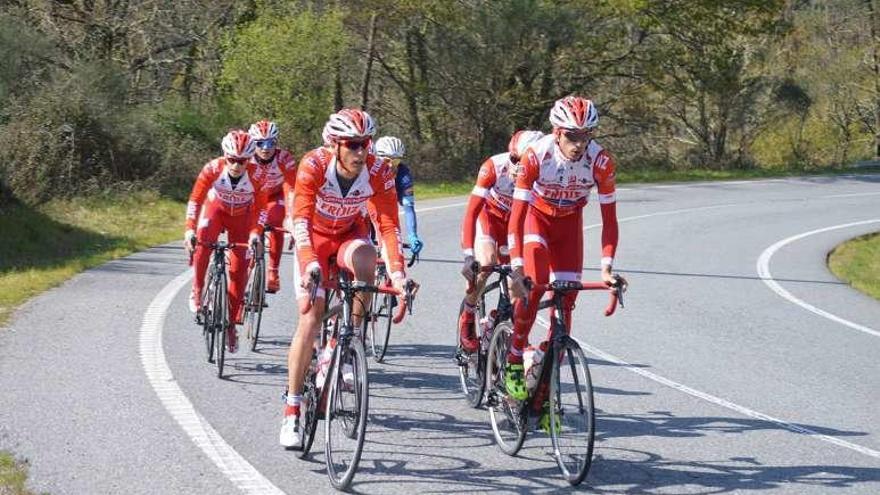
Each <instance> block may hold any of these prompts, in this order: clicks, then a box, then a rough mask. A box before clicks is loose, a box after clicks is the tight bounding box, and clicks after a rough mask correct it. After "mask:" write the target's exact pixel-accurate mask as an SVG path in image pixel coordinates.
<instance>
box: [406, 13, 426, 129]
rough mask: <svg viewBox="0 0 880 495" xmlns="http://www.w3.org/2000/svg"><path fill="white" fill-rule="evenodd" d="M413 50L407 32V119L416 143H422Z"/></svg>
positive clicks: (411, 31) (409, 33)
mask: <svg viewBox="0 0 880 495" xmlns="http://www.w3.org/2000/svg"><path fill="white" fill-rule="evenodd" d="M415 57H416V54H415V50H414V49H413V30H412V29H411V30H409V31H407V33H406V65H407V69H408V73H407V76H408V79H409V80H408V85H409V90H408V91H406V103H407V107H408V108H409V117H410V120H411V121H412V122H411V125H412V132H413V137H415V138H416V142H418V143H421V142H422V123H421V119H420V117H419V100H418V94H417V93H416V86H417V85H416V64H415Z"/></svg>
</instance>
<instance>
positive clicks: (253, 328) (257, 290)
mask: <svg viewBox="0 0 880 495" xmlns="http://www.w3.org/2000/svg"><path fill="white" fill-rule="evenodd" d="M265 300H266V269H265V262H264V261H263V260H259V259H258V260H257V261H255V262H254V267H253V269H252V270H251V273H250V277H249V280H248V285H247V288H246V289H245V303H244V330H245V334H246V335H247V337H248V339H249V340H250V341H251V350H252V351H255V350H257V341H258V340H259V338H260V324H261V323H262V321H263V302H264V301H265Z"/></svg>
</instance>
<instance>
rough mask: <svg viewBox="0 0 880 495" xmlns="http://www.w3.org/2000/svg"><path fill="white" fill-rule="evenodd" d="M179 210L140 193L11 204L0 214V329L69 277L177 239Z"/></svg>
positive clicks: (172, 203) (178, 205) (181, 210)
mask: <svg viewBox="0 0 880 495" xmlns="http://www.w3.org/2000/svg"><path fill="white" fill-rule="evenodd" d="M183 213H184V206H183V205H182V204H181V203H178V202H175V201H172V200H169V199H164V198H161V197H159V196H158V195H157V194H155V193H150V192H140V193H132V194H127V195H121V194H116V195H110V196H101V197H92V198H82V199H73V200H56V201H51V202H49V203H46V204H45V205H42V206H40V207H39V208H36V209H34V208H30V207H27V206H21V205H14V206H11V207H3V208H2V214H0V232H3V235H2V236H0V326H2V325H4V324H5V323H6V322H7V320H8V319H9V316H10V315H11V314H12V311H13V310H14V309H15V308H16V307H17V306H18V305H20V304H21V303H23V302H24V301H26V300H27V299H29V298H31V297H33V296H34V295H37V294H39V293H41V292H43V291H45V290H46V289H49V288H51V287H55V286H57V285H59V284H60V283H61V282H63V281H65V280H67V279H68V278H70V277H72V276H73V275H75V274H77V273H79V272H81V271H83V270H85V269H86V268H90V267H93V266H97V265H100V264H101V263H104V262H106V261H108V260H111V259H113V258H118V257H120V256H125V255H127V254H130V253H132V252H135V251H138V250H140V249H144V248H147V247H149V246H153V245H156V244H160V243H163V242H168V241H169V240H172V239H176V238H177V237H179V236H180V235H181V229H182V222H183Z"/></svg>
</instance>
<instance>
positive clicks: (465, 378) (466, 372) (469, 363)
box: [455, 298, 486, 408]
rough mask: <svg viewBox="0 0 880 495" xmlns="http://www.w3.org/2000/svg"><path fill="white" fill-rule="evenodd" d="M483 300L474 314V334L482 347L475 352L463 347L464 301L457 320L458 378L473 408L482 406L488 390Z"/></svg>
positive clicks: (456, 357)
mask: <svg viewBox="0 0 880 495" xmlns="http://www.w3.org/2000/svg"><path fill="white" fill-rule="evenodd" d="M480 299H481V302H478V303H477V307H476V308H475V309H476V313H475V314H474V323H473V325H474V332H475V333H474V335H478V336H479V337H480V342H481V348H480V349H479V350H478V351H477V352H474V353H466V352H464V349H462V347H461V336H460V330H459V328H458V322H459V321H460V320H461V313H462V312H463V311H464V301H462V302H461V305H460V306H459V308H458V318H457V319H456V320H455V323H456V329H455V360H456V361H457V362H458V379H459V382H460V383H461V391H462V392H463V393H464V396H465V399H466V400H467V403H468V404H470V406H471V407H473V408H478V407H480V404H482V402H483V395H484V393H485V391H486V375H485V368H486V354H485V351H484V349H482V341H483V339H482V335H480V332H478V330H479V325H480V320H482V319H483V317H484V316H485V313H486V310H485V306H484V305H483V304H482V298H480Z"/></svg>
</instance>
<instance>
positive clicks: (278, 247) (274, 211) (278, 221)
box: [266, 196, 284, 292]
mask: <svg viewBox="0 0 880 495" xmlns="http://www.w3.org/2000/svg"><path fill="white" fill-rule="evenodd" d="M266 212H267V215H266V224H267V225H270V226H272V227H274V228H275V229H279V230H272V232H270V233H269V266H268V278H267V281H266V282H267V290H269V292H277V291H278V290H279V289H280V287H281V284H280V280H279V278H278V267H279V266H280V264H281V252H282V251H283V250H284V232H283V231H282V230H280V229H281V226H282V223H283V222H284V201H283V199H282V198H281V196H279V197H278V198H275V199H274V200H273V201H270V202H269V204H268V205H267V207H266Z"/></svg>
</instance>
